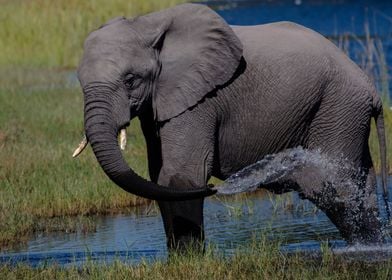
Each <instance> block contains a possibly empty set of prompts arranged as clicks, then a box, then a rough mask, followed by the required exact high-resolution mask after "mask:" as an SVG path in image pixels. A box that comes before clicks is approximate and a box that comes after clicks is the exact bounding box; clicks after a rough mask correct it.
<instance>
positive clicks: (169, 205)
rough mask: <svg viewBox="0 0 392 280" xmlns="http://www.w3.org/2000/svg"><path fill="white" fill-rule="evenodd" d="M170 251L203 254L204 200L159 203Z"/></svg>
mask: <svg viewBox="0 0 392 280" xmlns="http://www.w3.org/2000/svg"><path fill="white" fill-rule="evenodd" d="M159 207H160V210H161V214H162V218H163V223H164V226H165V232H166V236H167V247H168V249H169V251H172V252H173V251H174V252H176V253H187V252H190V251H191V252H203V250H204V230H203V199H197V200H191V201H178V202H159Z"/></svg>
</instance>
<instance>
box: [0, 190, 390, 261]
mask: <svg viewBox="0 0 392 280" xmlns="http://www.w3.org/2000/svg"><path fill="white" fill-rule="evenodd" d="M204 214H205V228H206V239H207V242H208V243H211V244H213V245H214V246H215V247H216V250H218V251H220V252H223V253H224V254H226V255H231V254H232V253H233V252H234V251H235V250H236V249H238V248H241V246H243V245H246V244H248V243H249V242H250V241H252V240H253V239H256V240H257V238H262V237H263V236H266V237H267V238H268V239H271V240H279V241H282V244H284V245H282V248H281V249H282V251H284V252H287V253H290V252H297V251H301V252H304V253H306V254H309V255H310V256H317V255H319V254H320V252H321V251H320V246H321V244H322V243H323V242H326V241H328V243H329V245H330V246H331V247H332V248H333V250H336V253H337V254H342V255H344V254H346V255H347V256H349V257H351V258H361V259H365V260H366V258H369V259H370V260H373V261H374V260H376V259H387V258H390V257H391V255H392V247H391V245H389V244H390V243H386V244H384V245H382V246H381V247H357V248H356V249H355V250H354V249H353V248H352V247H346V243H345V242H344V241H343V240H341V238H340V236H339V233H338V231H337V229H336V228H335V226H334V225H333V224H332V223H331V222H330V221H329V220H328V218H327V217H326V216H325V215H324V213H322V212H320V211H318V210H317V208H316V207H315V206H314V205H313V204H312V203H310V202H308V201H305V200H301V199H299V197H298V196H297V195H296V194H295V193H287V194H284V195H278V196H275V195H272V194H271V193H269V192H267V191H264V190H261V191H257V192H255V193H253V194H252V195H246V196H243V195H242V196H238V195H237V196H228V197H221V198H218V199H217V198H208V199H206V203H205V208H204ZM96 221H97V228H96V232H92V233H87V234H82V233H59V232H56V233H49V234H39V235H37V236H35V237H34V238H32V239H31V240H30V241H29V242H28V243H27V245H25V246H22V247H20V248H17V249H11V250H8V251H3V252H1V253H0V263H1V262H9V263H17V262H25V263H28V264H30V265H33V266H37V265H40V264H44V263H51V262H54V263H58V264H60V265H64V266H67V265H74V264H76V265H77V264H81V263H83V262H85V261H87V260H95V261H105V262H110V261H112V260H114V259H121V260H123V261H125V262H129V263H138V262H140V261H141V260H142V259H145V260H147V261H154V260H157V259H165V258H166V256H167V251H166V245H165V235H164V231H163V225H162V220H161V217H160V214H159V212H158V210H157V208H156V207H155V206H154V205H150V206H144V207H139V208H137V209H136V210H135V212H134V213H132V214H129V215H116V216H106V217H97V218H96ZM391 244H392V243H391ZM370 256H371V257H370Z"/></svg>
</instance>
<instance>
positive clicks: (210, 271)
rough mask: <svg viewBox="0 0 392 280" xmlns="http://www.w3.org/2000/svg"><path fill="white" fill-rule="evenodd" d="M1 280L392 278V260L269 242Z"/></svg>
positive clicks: (15, 271)
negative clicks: (306, 252) (314, 252)
mask: <svg viewBox="0 0 392 280" xmlns="http://www.w3.org/2000/svg"><path fill="white" fill-rule="evenodd" d="M0 277H2V278H4V279H32V278H39V279H42V278H44V279H385V280H386V279H391V277H392V261H384V262H376V263H366V262H364V261H349V260H347V259H345V258H344V257H342V256H335V255H333V254H332V253H331V252H330V251H329V250H328V249H327V248H325V250H323V253H322V255H320V256H319V257H317V258H311V257H309V256H308V257H304V256H301V255H285V254H282V253H281V252H280V251H279V246H278V245H277V244H273V245H271V243H270V241H268V240H261V241H258V242H253V243H252V242H251V244H250V245H248V247H244V248H241V249H239V250H237V252H235V253H234V255H233V256H230V257H227V256H223V255H221V254H219V253H215V252H214V250H212V249H207V250H206V253H205V254H204V255H201V254H197V253H193V252H189V254H187V255H185V256H184V255H174V256H172V257H171V258H170V260H169V261H168V262H166V261H156V262H153V263H148V262H141V263H140V264H138V265H129V264H126V263H124V262H122V261H120V260H118V261H115V262H113V263H102V262H100V263H96V262H92V261H91V262H87V263H85V264H84V265H82V266H81V267H77V266H72V267H68V268H64V267H60V266H56V265H46V266H42V267H39V268H31V267H29V266H27V265H23V264H19V265H17V266H16V267H13V266H11V265H3V266H0Z"/></svg>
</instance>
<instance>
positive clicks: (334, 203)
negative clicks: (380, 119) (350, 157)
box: [293, 167, 383, 243]
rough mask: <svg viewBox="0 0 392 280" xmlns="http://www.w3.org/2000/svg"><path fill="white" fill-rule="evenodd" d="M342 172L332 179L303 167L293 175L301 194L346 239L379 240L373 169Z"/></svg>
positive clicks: (351, 241)
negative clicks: (353, 174)
mask: <svg viewBox="0 0 392 280" xmlns="http://www.w3.org/2000/svg"><path fill="white" fill-rule="evenodd" d="M344 173H345V172H342V174H335V176H336V177H338V179H336V180H334V181H333V182H331V181H328V180H325V178H323V175H324V174H322V173H320V170H316V168H313V167H305V168H302V169H301V170H299V171H297V172H296V173H295V174H293V177H294V181H295V182H296V183H297V185H298V187H299V189H298V191H299V192H300V194H301V195H302V196H303V197H304V198H306V199H309V200H310V201H312V202H313V203H314V204H315V205H316V206H317V207H318V208H319V209H320V210H322V211H323V212H324V213H325V214H326V215H327V216H328V218H329V219H330V220H331V222H332V223H333V224H334V225H335V226H336V227H337V229H338V230H339V232H340V233H341V235H342V237H343V238H344V239H345V240H347V241H348V242H350V243H354V242H361V243H376V242H380V241H382V239H383V238H382V230H381V223H380V221H379V219H378V218H377V217H378V214H379V213H378V207H377V197H376V193H375V191H376V185H375V184H376V181H375V175H374V171H373V169H372V168H371V169H364V170H362V172H361V174H359V175H355V176H354V177H353V176H349V177H347V174H346V175H345V174H344ZM339 176H344V177H342V178H339Z"/></svg>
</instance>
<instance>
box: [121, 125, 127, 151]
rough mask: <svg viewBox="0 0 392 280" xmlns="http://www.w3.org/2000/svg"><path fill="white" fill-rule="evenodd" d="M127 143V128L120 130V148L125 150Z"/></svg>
mask: <svg viewBox="0 0 392 280" xmlns="http://www.w3.org/2000/svg"><path fill="white" fill-rule="evenodd" d="M126 145H127V131H126V129H125V128H123V129H121V131H120V149H121V150H125V146H126Z"/></svg>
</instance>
